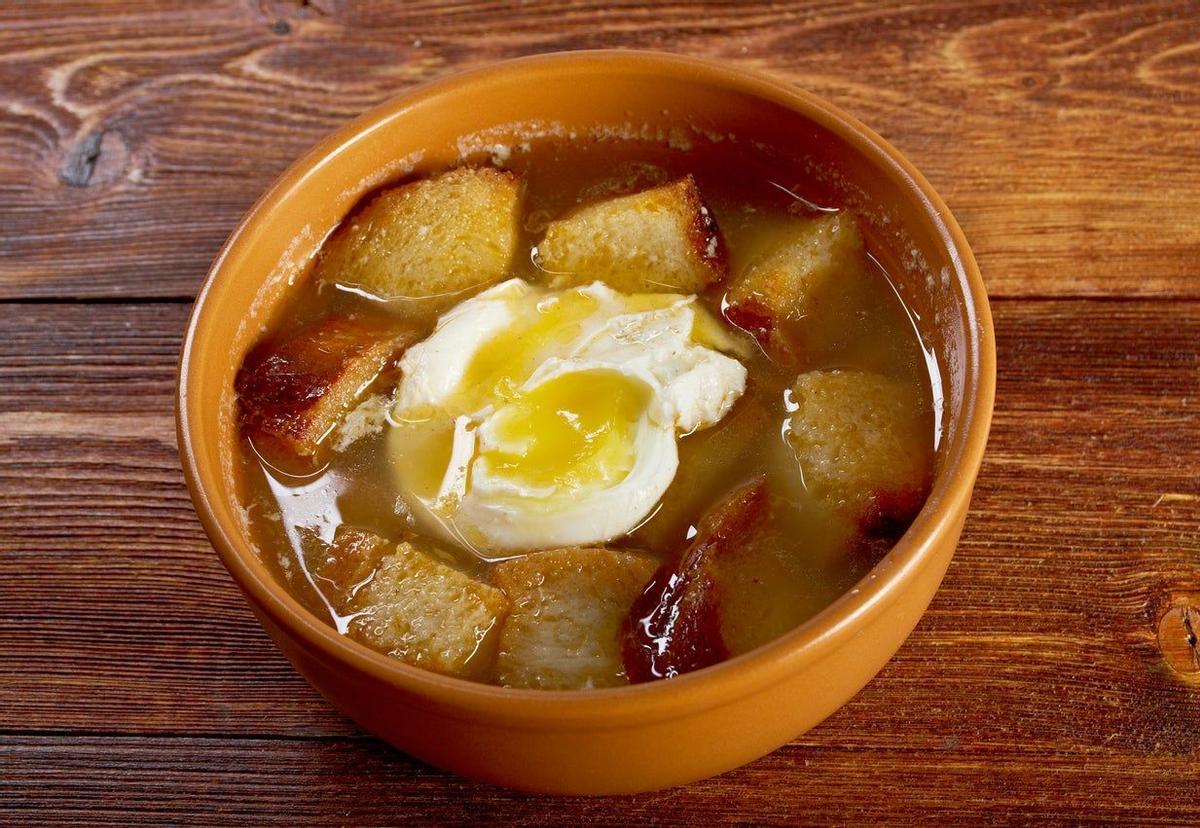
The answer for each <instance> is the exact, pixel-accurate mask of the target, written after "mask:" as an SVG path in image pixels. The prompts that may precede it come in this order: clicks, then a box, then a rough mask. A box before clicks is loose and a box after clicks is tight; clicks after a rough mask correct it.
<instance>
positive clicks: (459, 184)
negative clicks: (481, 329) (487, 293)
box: [316, 167, 521, 299]
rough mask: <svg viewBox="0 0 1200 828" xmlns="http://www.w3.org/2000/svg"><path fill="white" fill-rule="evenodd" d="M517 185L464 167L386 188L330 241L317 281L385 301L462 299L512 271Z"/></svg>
mask: <svg viewBox="0 0 1200 828" xmlns="http://www.w3.org/2000/svg"><path fill="white" fill-rule="evenodd" d="M520 189H521V185H520V180H519V179H518V178H517V177H516V176H515V175H513V174H512V173H510V172H506V171H503V170H495V169H491V168H474V167H460V168H458V169H455V170H451V171H450V172H447V173H443V174H442V175H439V176H436V177H434V178H427V179H422V180H419V181H413V182H412V183H409V184H403V185H401V186H398V187H392V188H391V189H388V190H384V191H383V192H382V193H380V194H379V195H377V196H376V197H375V198H374V199H372V200H371V201H370V202H369V203H368V204H367V205H366V207H364V208H363V209H362V210H361V211H359V212H358V213H356V214H354V215H353V216H351V217H350V219H349V221H347V222H346V223H345V224H343V225H342V226H341V227H340V228H338V230H337V231H336V232H334V234H333V235H332V236H331V237H330V238H329V241H328V242H326V244H325V248H324V249H323V251H322V252H321V255H320V258H319V259H318V261H317V266H316V278H318V279H320V280H323V281H326V282H332V283H337V284H341V285H348V286H351V287H356V288H359V289H362V290H365V291H367V292H368V293H371V294H373V295H375V296H378V297H379V298H381V299H396V298H412V299H415V298H425V297H434V296H440V295H444V294H450V295H452V296H453V295H454V294H461V293H463V292H465V291H467V290H469V289H472V288H482V287H486V286H488V285H491V284H494V283H496V282H499V281H500V280H501V279H503V278H504V277H505V276H506V275H507V274H508V269H509V265H510V263H511V261H512V257H513V251H514V250H515V249H516V244H517V222H518V210H519V205H520Z"/></svg>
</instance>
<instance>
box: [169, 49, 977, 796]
mask: <svg viewBox="0 0 1200 828" xmlns="http://www.w3.org/2000/svg"><path fill="white" fill-rule="evenodd" d="M597 127H600V128H610V127H611V128H614V129H617V131H620V130H625V131H630V129H632V130H633V131H635V132H638V134H642V135H652V136H653V135H660V136H662V135H666V136H671V135H674V136H676V137H678V136H680V135H684V136H687V140H728V141H733V142H738V143H739V144H740V145H742V146H747V147H754V148H756V149H761V150H762V151H764V152H772V153H773V154H774V155H775V156H776V157H777V159H778V163H779V164H780V165H781V166H782V167H785V168H789V169H784V170H782V171H781V172H782V174H783V175H784V177H785V178H786V177H788V176H791V177H792V180H795V178H796V177H797V176H799V177H803V176H811V177H814V178H817V179H819V180H820V181H821V182H822V183H823V184H824V185H826V186H828V187H829V188H830V189H831V190H832V191H833V192H834V193H836V194H837V197H838V199H839V201H838V202H837V203H840V204H844V205H848V206H850V207H851V208H853V209H854V210H855V211H856V214H857V215H858V216H859V217H860V220H861V221H862V223H863V224H864V229H865V232H866V234H867V236H868V238H869V239H870V240H871V241H872V244H873V246H874V247H875V248H877V249H881V250H883V249H887V250H892V251H898V252H899V254H900V255H898V256H897V263H898V267H896V268H895V269H894V273H893V275H894V277H895V278H896V280H897V283H898V288H899V290H900V291H901V293H902V294H903V296H904V298H905V300H906V302H907V303H908V304H909V305H910V307H912V308H913V309H914V310H915V311H916V313H917V314H918V315H919V319H920V321H919V328H920V330H921V334H922V337H923V338H924V341H925V344H926V347H927V349H928V351H929V354H930V362H931V365H934V366H935V374H936V375H937V377H936V378H937V380H938V381H940V384H941V387H942V391H943V395H944V405H943V407H942V411H941V417H940V420H941V424H940V425H941V440H940V445H939V448H938V452H937V454H938V465H937V476H936V480H935V483H934V487H933V492H932V495H931V496H930V498H929V500H928V502H927V503H926V505H925V507H924V509H923V510H922V511H921V513H920V515H919V516H918V518H917V519H916V521H915V522H914V523H913V525H912V528H911V529H909V531H908V533H907V534H906V535H905V536H904V537H903V539H902V540H901V541H900V542H899V544H897V545H896V547H895V548H894V549H893V550H892V551H891V553H890V554H888V555H887V557H886V558H885V559H884V560H883V561H882V562H881V563H880V564H879V565H878V566H876V567H875V568H874V570H872V571H871V572H870V573H869V575H868V576H867V577H866V578H864V579H863V581H862V582H861V583H859V584H858V585H857V586H856V587H855V588H854V589H853V590H851V591H850V592H849V593H847V594H846V595H843V596H842V597H841V598H840V599H839V600H838V601H836V602H835V603H834V604H832V605H831V606H829V607H828V608H826V609H825V610H824V611H823V612H821V613H820V614H819V615H817V616H816V617H814V618H813V619H811V620H810V621H809V622H808V623H806V624H804V625H803V626H801V627H800V628H798V629H796V630H794V631H793V632H791V633H790V634H788V635H786V636H784V637H782V638H780V639H778V640H777V641H775V642H773V643H772V644H769V645H767V646H765V647H762V648H760V649H758V650H755V651H753V652H751V653H748V654H746V655H742V656H739V657H737V658H733V659H731V660H729V661H726V662H724V663H722V664H719V665H717V666H714V667H709V668H707V669H704V670H700V671H698V672H696V673H692V674H690V675H685V676H682V677H680V678H677V679H674V680H671V681H665V682H657V683H651V684H644V685H638V686H632V687H625V688H618V689H611V690H592V691H578V692H561V691H560V692H551V691H536V690H509V689H504V688H500V687H493V686H489V685H483V684H475V683H471V682H467V681H463V680H459V679H455V678H449V677H447V676H442V675H438V674H435V673H431V672H426V671H424V670H421V669H418V668H416V667H411V666H409V665H407V664H402V663H400V662H398V661H395V660H393V659H389V658H387V657H386V656H383V655H380V654H379V653H376V652H373V651H372V650H370V649H368V648H366V647H364V646H362V645H360V644H358V643H356V642H354V641H351V640H349V639H348V638H344V637H342V636H340V635H338V634H337V633H336V632H335V631H334V629H333V628H332V627H330V626H329V625H328V624H326V623H325V622H323V621H322V620H321V619H319V618H317V617H315V616H313V615H312V614H311V613H310V612H308V611H307V610H306V609H304V608H303V607H302V606H301V605H300V604H299V603H298V602H297V601H296V600H295V599H294V598H292V597H291V596H290V595H289V594H288V592H287V591H286V590H285V589H284V588H283V586H281V585H280V584H279V583H277V582H276V581H275V580H274V579H273V578H272V576H271V575H270V574H269V572H268V570H267V568H266V567H265V566H264V565H263V562H262V560H261V559H260V554H261V552H260V550H259V549H258V548H257V547H256V544H255V541H254V539H253V538H252V537H251V534H250V532H249V531H248V528H247V525H246V519H245V516H244V514H243V513H242V510H241V509H240V507H239V505H238V498H237V490H238V485H239V484H238V482H237V479H236V476H235V474H234V468H235V452H237V451H238V437H237V429H236V426H235V422H234V410H235V400H234V393H233V378H234V374H235V372H236V371H237V368H238V365H239V364H240V362H241V360H242V356H243V355H244V354H245V353H246V351H247V349H248V348H249V347H250V346H251V345H252V344H253V342H254V340H255V339H256V338H257V337H258V336H259V335H260V334H261V332H262V330H263V326H264V325H270V324H271V322H272V319H273V316H274V314H275V313H276V310H277V309H278V307H279V306H280V300H281V299H282V298H283V296H284V294H285V293H286V292H287V291H288V288H289V286H290V285H292V284H293V282H294V281H295V280H296V279H297V278H300V277H302V276H303V274H304V272H305V265H306V263H307V262H308V261H309V260H310V259H311V257H312V255H313V253H314V252H315V251H316V250H317V249H318V247H319V246H320V244H321V240H322V239H323V238H324V237H325V236H326V234H327V233H328V232H329V231H330V230H331V229H332V228H333V227H335V226H336V225H337V223H338V222H339V220H341V218H342V217H343V216H344V215H345V214H346V213H347V212H348V211H349V210H350V209H351V207H352V206H353V205H354V203H355V202H356V201H357V200H358V199H359V197H360V196H361V195H363V194H364V193H365V192H366V191H368V190H370V189H372V188H374V187H376V186H378V185H379V184H381V183H384V182H386V181H388V180H391V179H394V178H398V177H401V176H404V175H406V174H409V173H411V172H414V171H415V172H421V171H422V170H426V169H430V170H432V169H437V168H443V167H445V166H447V165H450V164H453V163H455V162H456V161H457V160H458V159H459V156H460V152H461V151H462V150H464V149H470V148H471V147H480V146H486V145H488V144H493V143H502V142H507V141H512V140H520V139H521V138H522V137H523V136H528V135H530V134H535V135H536V134H546V133H563V134H569V133H577V134H585V133H587V131H589V130H592V129H593V128H597ZM994 385H995V357H994V351H993V339H992V326H991V319H990V314H989V311H988V304H987V298H986V296H985V294H984V286H983V282H982V280H981V279H980V276H979V272H978V270H977V268H976V265H975V262H974V259H973V258H972V256H971V251H970V250H969V249H968V247H967V242H966V240H965V239H964V238H963V235H962V232H961V231H960V230H959V228H958V225H957V224H955V222H954V219H953V218H952V217H951V215H950V212H949V211H948V210H947V209H946V205H945V204H943V203H942V200H941V199H940V198H939V197H938V196H937V194H935V193H934V191H933V189H932V188H931V187H930V186H929V184H928V182H926V181H925V179H924V178H923V177H922V176H921V174H920V173H919V172H917V171H916V170H915V169H914V168H913V166H912V165H911V164H910V163H909V162H908V161H906V160H905V159H904V158H903V157H902V156H901V155H900V154H899V153H898V152H897V151H896V150H895V149H893V148H892V147H891V146H889V145H888V144H887V143H886V142H884V141H883V140H882V139H881V138H880V137H879V136H878V135H876V134H875V133H873V132H871V131H870V130H869V129H867V128H866V127H865V126H863V125H862V124H860V123H859V122H858V121H856V120H855V119H854V118H852V117H850V116H849V115H846V114H845V113H842V112H840V111H838V110H837V109H835V108H834V107H832V106H830V105H829V104H827V103H825V102H823V101H821V100H818V99H816V98H814V97H812V96H811V95H808V94H805V93H804V92H801V91H798V90H797V89H795V88H793V87H792V86H790V85H789V84H786V83H782V82H780V81H778V80H774V79H772V78H769V77H765V76H762V75H756V74H749V73H746V72H743V71H740V70H736V69H732V68H730V67H727V66H722V65H719V64H714V63H707V62H702V61H698V60H692V59H688V58H682V57H676V56H671V55H664V54H653V53H638V52H580V53H574V54H555V55H546V56H543V57H535V58H529V59H524V60H517V61H512V62H510V63H503V64H499V65H496V66H491V67H488V68H486V69H482V70H478V71H474V72H468V73H466V74H462V75H459V76H457V77H453V78H449V79H446V80H441V81H437V82H435V83H432V84H429V85H426V86H423V87H421V88H419V89H415V90H412V91H409V92H406V93H405V94H404V95H401V96H400V97H398V98H395V99H393V100H391V101H389V102H388V103H385V104H383V105H382V106H379V107H377V108H375V109H373V110H371V111H370V112H368V113H366V114H365V115H363V116H362V117H360V118H359V119H357V120H355V121H353V122H352V123H350V124H348V125H347V126H345V127H344V128H342V129H341V130H339V131H338V132H336V133H335V134H333V135H332V136H330V137H329V138H327V139H326V140H324V141H323V142H321V144H320V145H318V146H317V147H316V148H315V149H314V150H312V151H311V152H310V153H308V155H306V156H305V157H304V158H302V159H300V161H298V162H297V163H296V164H294V165H293V166H292V167H291V169H289V170H288V171H287V172H286V173H285V174H284V175H283V177H282V178H280V179H279V181H278V182H277V183H276V184H275V186H273V187H272V188H271V189H270V191H268V192H267V193H266V195H264V196H263V197H262V198H261V199H260V200H259V202H258V203H257V204H256V205H255V206H254V208H253V209H251V210H250V213H249V214H248V215H247V216H246V217H245V219H243V220H242V223H241V224H240V225H239V226H238V228H237V229H236V230H235V231H234V232H233V235H232V236H231V237H230V239H229V241H228V243H227V244H226V245H225V248H224V250H223V251H222V252H221V254H220V256H218V258H217V260H216V262H215V263H214V264H213V267H212V271H211V272H210V273H209V275H208V279H207V281H206V282H205V283H204V286H203V289H202V290H201V291H200V295H199V298H198V300H197V301H196V306H195V310H194V312H193V315H192V319H191V324H190V326H189V328H188V332H187V338H186V341H185V343H184V347H183V354H182V357H181V361H180V368H179V391H178V430H179V447H180V454H181V456H182V461H183V468H184V471H185V473H186V475H187V481H188V485H189V486H190V488H191V493H192V499H193V501H194V502H195V506H196V511H197V513H198V514H199V515H200V519H201V521H202V522H203V524H204V528H205V530H206V531H207V532H208V536H209V538H210V539H211V540H212V543H213V546H214V547H216V550H217V552H218V554H219V555H220V556H221V560H222V561H223V562H224V563H225V566H226V567H227V568H228V569H229V572H230V574H232V575H233V578H234V580H235V581H236V582H237V584H238V586H240V587H241V589H242V591H243V592H244V593H245V595H246V597H247V599H248V600H249V602H250V605H251V607H252V608H253V610H254V612H255V614H256V615H257V616H258V617H259V619H260V620H261V621H262V624H263V626H264V627H265V628H266V630H267V632H268V633H270V635H271V637H272V638H273V639H274V640H275V642H276V643H277V644H278V646H279V648H280V649H281V650H282V651H283V653H284V654H285V655H286V656H287V657H288V659H290V660H291V662H292V663H293V664H294V665H295V666H296V669H298V670H299V671H300V672H301V673H302V674H303V675H304V677H305V678H307V679H308V681H309V682H311V683H312V685H313V686H314V687H316V688H317V689H318V690H319V691H320V692H321V693H322V694H323V695H324V696H325V697H326V698H327V699H329V701H330V702H332V703H333V704H334V705H335V706H337V707H338V708H339V709H341V710H342V711H344V712H345V713H346V714H347V715H348V716H350V717H351V718H353V719H354V720H355V721H357V722H358V723H359V724H361V725H362V726H363V727H364V728H366V729H367V730H369V731H371V732H372V733H375V734H377V735H378V736H380V737H381V738H383V739H386V740H387V741H389V742H391V743H392V744H394V745H396V746H397V747H398V748H400V749H401V750H404V751H406V752H408V753H410V754H412V755H413V756H416V757H419V758H421V759H423V760H425V761H427V762H430V763H432V764H434V765H437V766H439V767H442V768H447V769H450V770H452V771H456V772H458V773H461V774H464V775H466V776H471V777H475V778H477V779H483V780H488V781H491V782H496V783H500V784H502V785H508V786H511V787H515V788H522V789H527V790H534V791H545V792H562V793H590V794H599V793H623V792H633V791H644V790H648V789H653V788H661V787H665V786H669V785H677V784H680V783H684V782H689V781H692V780H695V779H701V778H703V777H706V776H710V775H712V774H716V773H720V772H722V771H725V770H728V769H731V768H734V767H737V766H738V765H741V764H743V763H745V762H749V761H751V760H753V759H755V758H757V757H759V756H762V755H764V754H766V753H768V752H770V751H772V750H774V749H775V748H777V747H779V746H780V745H782V744H784V743H786V742H787V741H789V740H790V739H793V738H795V737H796V736H798V735H799V734H801V733H803V732H804V731H806V730H808V729H809V728H811V727H813V726H814V725H816V724H817V723H818V722H820V721H821V720H822V719H824V718H825V717H826V716H828V715H829V714H830V713H832V712H833V711H834V710H836V709H837V708H838V707H840V706H841V705H842V704H844V703H845V702H846V701H847V700H849V699H850V698H851V697H852V696H853V695H854V694H855V693H857V692H858V691H859V690H860V689H861V688H862V687H863V685H865V684H866V683H867V682H868V681H869V680H870V679H871V677H872V676H874V675H875V674H876V673H877V672H878V671H879V669H880V668H882V667H883V665H884V663H886V662H887V660H888V659H889V658H891V656H892V655H893V654H894V653H895V652H896V650H897V649H898V648H899V647H900V645H901V643H902V642H903V641H904V639H905V638H906V637H907V636H908V634H909V633H910V632H911V631H912V628H913V626H914V625H915V624H916V623H917V620H918V619H919V618H920V617H921V614H922V613H923V612H924V611H925V609H926V607H927V606H928V604H929V602H930V600H931V599H932V597H933V594H934V591H935V590H936V589H937V587H938V584H939V583H940V582H941V579H942V576H943V574H944V573H945V571H946V566H947V564H948V563H949V562H950V557H951V555H952V554H953V552H954V548H955V545H956V543H957V541H958V536H959V532H960V531H961V529H962V525H963V519H964V517H965V516H966V513H967V506H968V502H969V501H970V497H971V490H972V487H973V486H974V483H975V476H976V473H977V472H978V471H979V465H980V461H981V458H982V456H983V450H984V443H985V442H986V439H987V432H988V424H989V420H990V417H991V411H992V397H993V391H994Z"/></svg>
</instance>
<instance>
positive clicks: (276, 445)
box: [234, 316, 416, 458]
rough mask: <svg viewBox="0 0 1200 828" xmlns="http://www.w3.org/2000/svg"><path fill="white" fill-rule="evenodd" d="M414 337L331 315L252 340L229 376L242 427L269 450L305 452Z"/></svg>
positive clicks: (316, 446)
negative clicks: (277, 336) (279, 336)
mask: <svg viewBox="0 0 1200 828" xmlns="http://www.w3.org/2000/svg"><path fill="white" fill-rule="evenodd" d="M415 339H416V333H415V331H412V330H398V329H396V328H393V327H389V326H383V325H379V324H377V323H371V322H366V321H364V320H361V319H357V318H354V317H343V316H331V317H327V318H325V319H322V320H321V321H319V322H316V323H314V324H312V325H309V326H308V327H306V328H303V329H302V330H300V331H299V332H298V333H296V334H294V335H293V336H291V337H290V338H288V339H285V340H283V341H282V342H272V341H267V342H263V343H261V344H259V345H258V346H256V347H255V348H254V349H253V350H251V351H250V353H249V354H247V356H246V359H245V360H244V361H243V362H242V367H241V369H240V370H239V371H238V374H237V378H236V379H235V380H234V388H235V390H236V391H237V395H238V423H239V425H240V426H241V428H242V432H243V433H244V434H246V435H248V436H250V437H251V438H252V439H254V440H255V442H256V443H258V444H260V445H261V446H262V447H264V448H267V449H268V450H270V451H274V452H278V451H282V452H284V453H286V454H290V455H293V456H295V457H300V458H312V457H313V456H315V455H316V454H317V452H318V450H319V448H320V446H321V445H322V443H323V442H324V441H325V439H326V437H328V435H329V434H330V433H331V432H332V431H333V430H334V429H335V428H336V427H337V425H338V423H339V422H341V420H342V418H343V417H344V416H345V414H346V412H347V411H349V410H350V409H351V408H352V407H353V405H354V403H355V402H356V401H357V400H358V398H359V397H360V396H361V395H362V393H363V392H364V391H365V390H366V388H367V387H368V386H369V385H370V384H371V382H372V381H373V380H374V379H375V377H377V376H378V375H379V373H380V371H382V370H383V369H384V368H385V367H386V366H387V365H389V364H390V363H391V362H392V361H393V360H394V359H395V358H396V356H398V355H399V353H400V352H401V351H403V350H404V348H406V347H407V346H408V345H409V344H411V343H412V342H413V341H414V340H415Z"/></svg>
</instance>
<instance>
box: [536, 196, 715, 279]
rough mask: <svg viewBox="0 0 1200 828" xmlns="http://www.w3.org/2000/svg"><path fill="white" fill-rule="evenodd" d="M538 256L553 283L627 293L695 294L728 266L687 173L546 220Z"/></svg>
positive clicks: (703, 206) (711, 216)
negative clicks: (597, 282) (596, 284)
mask: <svg viewBox="0 0 1200 828" xmlns="http://www.w3.org/2000/svg"><path fill="white" fill-rule="evenodd" d="M537 249H538V262H539V264H540V265H541V266H542V268H544V269H545V270H546V271H547V272H548V273H550V274H551V280H550V281H551V285H552V286H553V287H555V288H563V287H571V286H574V285H580V284H588V283H590V282H592V281H595V280H597V279H599V280H600V281H603V282H605V283H606V284H608V285H609V286H610V287H612V288H614V289H616V290H620V291H623V292H625V293H659V292H663V291H668V292H671V291H673V292H680V293H698V292H700V291H702V290H704V288H705V287H707V286H708V285H710V284H713V283H715V282H719V281H721V280H723V279H724V278H725V276H726V273H727V269H728V266H727V256H726V251H725V242H724V240H723V238H722V237H721V232H720V229H719V228H718V227H717V222H716V220H715V219H714V218H713V215H712V212H711V211H710V210H709V209H708V207H707V206H706V205H705V204H704V200H703V199H702V198H701V195H700V190H699V188H698V187H697V186H696V181H695V179H693V178H692V176H691V175H687V176H684V177H683V178H681V179H678V180H677V181H674V182H671V183H670V184H664V185H662V186H660V187H655V188H653V189H650V190H644V191H642V192H639V193H634V194H632V195H624V196H616V197H613V198H608V199H604V200H602V201H598V202H595V203H592V204H587V205H584V206H583V207H580V208H579V209H577V210H575V211H574V212H573V213H571V214H570V215H568V216H566V217H564V218H561V219H559V220H557V221H554V222H551V223H550V224H549V226H548V227H547V228H546V234H545V237H544V238H543V240H542V242H541V243H540V244H539V245H538V248H537Z"/></svg>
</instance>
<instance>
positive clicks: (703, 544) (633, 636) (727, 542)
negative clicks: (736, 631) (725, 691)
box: [622, 478, 770, 682]
mask: <svg viewBox="0 0 1200 828" xmlns="http://www.w3.org/2000/svg"><path fill="white" fill-rule="evenodd" d="M769 506H770V495H769V491H768V488H767V484H766V481H765V480H764V479H762V478H759V479H756V480H753V481H751V482H750V483H747V484H745V485H743V486H741V487H739V488H737V489H735V490H734V491H732V492H730V494H729V495H728V496H726V497H725V499H724V500H722V501H721V502H720V503H718V504H717V505H716V506H714V507H713V508H712V509H710V510H709V511H708V512H706V513H705V515H704V517H703V518H702V519H701V520H700V525H699V526H698V527H697V530H696V536H695V537H694V538H693V539H692V540H691V541H690V542H689V543H688V544H687V545H686V546H684V547H683V548H682V549H681V550H680V551H679V552H678V553H677V554H676V555H674V556H672V557H671V558H670V559H669V560H668V561H667V562H666V563H664V564H663V565H662V566H661V567H659V569H658V571H657V572H655V573H654V577H653V579H652V580H651V581H650V583H649V584H647V586H646V588H645V590H644V591H643V592H642V594H641V595H639V596H638V599H637V600H636V601H635V602H634V604H633V608H632V609H631V610H630V611H629V618H628V619H627V621H626V623H625V628H624V634H623V638H622V645H623V651H624V658H625V670H626V673H627V674H628V676H629V679H630V681H634V682H642V681H653V680H656V679H663V678H672V677H674V676H677V675H681V674H683V673H688V672H691V671H693V670H699V669H701V668H702V667H708V666H709V665H712V664H716V663H717V662H719V661H722V660H724V659H725V658H727V657H728V656H729V651H728V649H727V648H726V646H725V641H724V639H723V638H722V636H721V624H720V615H719V607H718V606H717V598H716V585H715V580H714V575H713V561H714V560H715V559H716V558H719V557H721V556H724V555H726V554H728V553H729V552H730V551H731V550H734V549H736V548H737V547H738V545H739V544H741V543H743V542H744V541H745V539H746V537H747V536H748V535H749V533H750V532H752V531H754V530H755V529H756V528H757V527H758V526H759V525H760V524H761V523H762V522H763V520H764V519H765V518H766V516H767V512H768V509H769Z"/></svg>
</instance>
